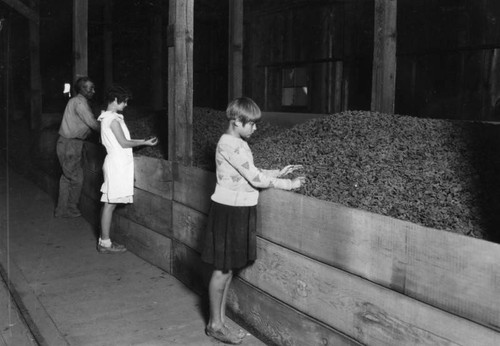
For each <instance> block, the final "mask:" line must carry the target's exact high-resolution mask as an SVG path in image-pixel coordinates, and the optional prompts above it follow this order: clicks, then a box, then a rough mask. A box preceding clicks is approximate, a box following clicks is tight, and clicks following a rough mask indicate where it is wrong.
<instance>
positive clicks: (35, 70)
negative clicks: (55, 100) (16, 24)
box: [29, 0, 42, 130]
mask: <svg viewBox="0 0 500 346" xmlns="http://www.w3.org/2000/svg"><path fill="white" fill-rule="evenodd" d="M30 5H31V8H32V9H33V10H34V11H35V12H36V13H37V15H38V13H39V0H31V1H30ZM29 23H30V24H29V30H30V36H29V37H30V38H29V40H30V84H31V87H30V89H31V93H30V94H31V95H30V96H31V97H30V126H31V129H32V130H37V129H39V128H40V124H41V119H42V76H41V73H40V21H39V20H30V21H29Z"/></svg>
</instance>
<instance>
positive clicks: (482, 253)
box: [258, 190, 500, 330]
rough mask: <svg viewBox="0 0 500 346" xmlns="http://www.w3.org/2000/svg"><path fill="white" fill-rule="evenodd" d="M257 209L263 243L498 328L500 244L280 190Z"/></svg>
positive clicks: (267, 194)
mask: <svg viewBox="0 0 500 346" xmlns="http://www.w3.org/2000/svg"><path fill="white" fill-rule="evenodd" d="M258 211H259V214H258V215H259V221H258V231H259V232H260V235H261V236H262V237H264V238H266V239H269V240H271V241H273V242H276V243H279V244H281V245H283V246H285V247H287V248H290V249H293V250H295V251H298V252H300V253H302V254H304V255H306V256H309V257H311V258H315V259H317V260H319V261H321V262H324V263H327V264H329V265H332V266H335V267H337V268H340V269H343V270H346V271H348V272H350V273H353V274H355V275H359V276H362V277H364V278H367V279H369V280H371V281H373V282H376V283H378V284H381V285H383V286H385V287H390V288H391V289H393V290H395V291H398V292H402V293H405V294H406V295H408V296H411V297H414V298H417V299H419V300H421V301H424V302H426V303H429V304H432V305H434V306H437V307H439V308H442V309H444V310H446V311H449V312H452V313H454V314H457V315H460V316H463V317H466V318H470V319H472V320H474V321H476V322H479V323H481V324H484V325H485V326H488V327H494V328H499V326H500V303H499V301H498V299H497V297H498V296H499V295H500V285H499V281H498V278H499V277H500V267H499V266H498V265H497V264H498V263H500V245H498V244H494V243H491V242H487V241H483V240H478V239H474V238H471V237H466V236H462V235H457V234H455V233H451V232H445V231H439V230H434V229H429V228H425V227H422V226H419V225H416V224H413V223H409V222H405V221H400V220H397V219H393V218H390V217H385V216H382V215H378V214H373V213H369V212H365V211H362V210H358V209H352V208H347V207H344V206H341V205H338V204H335V203H329V202H325V201H321V200H318V199H314V198H309V197H305V196H301V195H298V194H293V193H290V192H285V191H278V190H269V191H265V192H263V193H261V196H260V204H259V209H258ZM499 330H500V328H499Z"/></svg>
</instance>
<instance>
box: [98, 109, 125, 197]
mask: <svg viewBox="0 0 500 346" xmlns="http://www.w3.org/2000/svg"><path fill="white" fill-rule="evenodd" d="M97 120H98V121H100V122H101V142H102V144H103V145H104V146H105V147H106V152H107V155H106V158H105V159H104V164H103V167H102V170H103V174H104V183H103V184H102V186H101V192H102V197H101V202H108V203H133V195H134V155H133V153H132V148H122V146H121V145H120V143H118V140H117V139H116V137H115V135H114V134H113V131H112V130H111V122H112V121H114V120H116V121H118V123H119V124H120V126H121V128H122V130H123V134H124V135H125V138H127V139H130V132H129V130H128V128H127V125H126V124H125V121H124V120H123V115H121V114H118V113H115V112H110V111H107V112H102V113H101V115H100V116H99V118H97Z"/></svg>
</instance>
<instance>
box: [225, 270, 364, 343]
mask: <svg viewBox="0 0 500 346" xmlns="http://www.w3.org/2000/svg"><path fill="white" fill-rule="evenodd" d="M228 310H229V311H228V315H229V316H230V317H231V318H232V319H234V320H235V321H236V322H238V323H240V324H242V325H245V326H246V327H247V328H248V329H250V330H252V331H254V332H256V333H258V334H261V335H263V336H265V337H266V339H268V340H269V341H270V343H269V344H271V345H294V346H300V345H335V346H344V345H351V346H354V345H361V344H360V343H358V342H356V341H355V340H353V339H351V338H350V337H348V336H346V335H344V334H342V333H340V332H338V331H336V330H334V329H332V328H329V327H328V326H326V325H324V324H322V323H320V322H318V321H316V320H314V319H312V318H310V317H308V316H306V315H304V314H302V313H300V312H299V311H297V310H294V309H292V308H290V307H289V306H288V305H285V304H283V303H282V302H280V301H279V300H277V299H274V298H273V297H271V296H269V295H268V294H266V293H265V292H262V291H261V290H259V289H256V288H255V287H253V286H252V285H249V284H248V283H247V282H245V281H244V280H240V279H238V278H236V279H234V280H233V281H232V283H231V286H230V288H229V294H228Z"/></svg>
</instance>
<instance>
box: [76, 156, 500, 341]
mask: <svg viewBox="0 0 500 346" xmlns="http://www.w3.org/2000/svg"><path fill="white" fill-rule="evenodd" d="M135 164H136V181H135V203H134V204H133V205H130V206H127V207H125V208H122V209H121V210H119V211H118V212H117V215H116V218H115V222H114V224H113V233H114V235H113V236H114V237H118V238H119V239H120V241H122V242H123V243H125V244H126V245H127V247H128V248H129V249H130V250H131V251H133V252H134V253H136V254H137V255H138V256H140V257H142V258H144V259H145V260H147V261H149V262H150V263H152V264H154V265H157V266H159V267H160V268H162V269H163V270H165V271H167V272H169V273H171V274H172V275H174V276H175V277H177V278H178V279H179V280H181V281H183V282H184V283H186V284H187V285H188V286H190V287H191V288H193V289H194V290H195V291H197V292H199V293H201V292H204V291H206V285H207V280H208V276H209V274H210V268H209V267H208V266H207V265H206V264H203V263H202V262H201V260H200V249H201V246H202V239H203V231H204V225H205V222H206V214H207V211H208V208H209V205H210V195H211V193H212V192H213V189H214V184H215V175H214V174H213V173H211V172H207V171H204V170H201V169H198V168H195V167H185V166H181V165H177V164H173V163H172V162H169V161H165V160H159V159H154V158H148V157H136V158H135ZM86 172H87V173H86V180H88V181H89V186H90V185H92V183H90V181H97V180H98V179H95V177H92V175H96V174H99V172H94V173H91V171H90V170H88V169H86ZM92 179H93V180H92ZM88 191H89V190H88V188H87V189H84V196H83V197H82V204H85V205H91V204H96V200H95V198H96V195H92V193H89V192H88ZM90 209H91V208H87V209H86V210H90ZM258 212H259V219H258V240H257V245H258V255H257V256H258V260H257V261H256V262H255V263H254V264H253V265H251V266H249V267H248V268H246V269H245V270H243V271H242V272H241V273H239V275H238V276H237V277H236V278H235V280H234V281H233V284H232V286H231V290H230V294H229V297H228V307H229V309H230V311H229V313H230V314H231V317H233V318H234V319H235V320H236V321H238V322H239V323H242V324H244V325H245V326H246V327H247V328H248V329H250V330H251V331H253V332H254V333H255V334H256V335H259V336H260V337H262V338H263V339H264V340H266V341H267V342H268V343H269V344H276V345H361V344H364V345H383V346H387V345H395V346H396V345H397V346H400V345H491V346H493V345H500V303H499V299H498V297H499V296H500V266H499V265H498V263H500V246H499V245H498V244H494V243H490V242H487V241H483V240H478V239H474V238H470V237H466V236H462V235H458V234H454V233H450V232H445V231H439V230H434V229H429V228H425V227H422V226H419V225H416V224H412V223H409V222H404V221H400V220H397V219H393V218H389V217H385V216H381V215H378V214H373V213H369V212H365V211H362V210H357V209H351V208H347V207H344V206H341V205H338V204H335V203H330V202H325V201H321V200H318V199H314V198H309V197H305V196H302V195H299V194H296V193H293V192H286V191H279V190H266V191H264V192H263V193H261V197H260V202H259V207H258ZM94 217H95V216H94Z"/></svg>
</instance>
